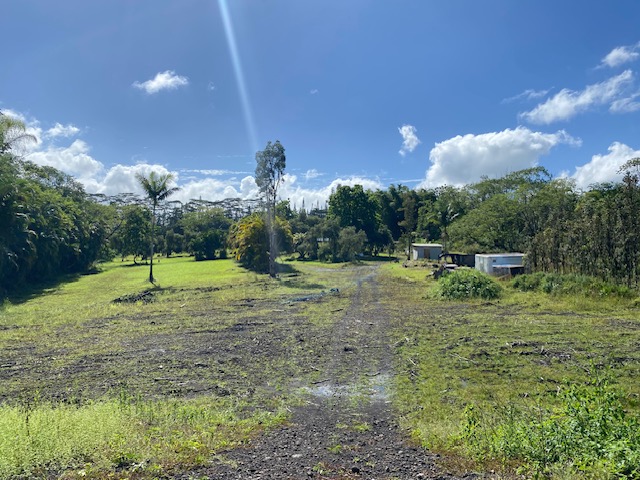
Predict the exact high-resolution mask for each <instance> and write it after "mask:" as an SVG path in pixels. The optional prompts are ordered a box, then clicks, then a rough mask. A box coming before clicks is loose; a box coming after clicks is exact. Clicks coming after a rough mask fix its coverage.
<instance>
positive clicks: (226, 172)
mask: <svg viewBox="0 0 640 480" xmlns="http://www.w3.org/2000/svg"><path fill="white" fill-rule="evenodd" d="M180 171H181V172H184V173H199V174H201V175H209V176H211V177H221V176H224V175H247V174H249V173H251V172H242V171H234V170H217V169H193V170H192V169H182V170H180Z"/></svg>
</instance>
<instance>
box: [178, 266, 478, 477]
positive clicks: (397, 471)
mask: <svg viewBox="0 0 640 480" xmlns="http://www.w3.org/2000/svg"><path fill="white" fill-rule="evenodd" d="M359 270H360V272H361V274H360V279H359V280H358V281H357V287H356V288H355V289H354V293H353V295H352V296H351V298H350V303H349V306H348V307H347V308H346V309H345V310H344V311H342V312H338V313H336V315H339V316H340V318H339V319H338V321H336V322H335V324H334V327H333V331H332V333H331V339H330V342H329V344H328V349H329V352H327V353H328V355H325V356H323V357H321V359H322V360H321V361H324V363H323V364H318V365H310V367H311V368H314V369H320V370H321V371H322V376H321V379H320V380H319V381H317V382H315V383H313V384H312V385H308V386H306V391H307V392H308V395H307V396H306V401H305V403H304V405H302V406H300V407H296V408H295V409H294V410H293V412H292V417H291V421H290V423H289V424H288V425H287V426H285V427H284V428H281V429H278V430H275V431H272V432H270V433H268V434H265V435H263V436H261V437H259V438H257V439H255V440H254V441H252V442H251V444H250V445H248V446H247V447H246V448H240V449H235V450H232V451H229V452H225V453H224V454H223V455H222V456H221V457H220V458H217V459H216V460H215V461H214V463H213V465H212V466H211V467H210V468H207V469H204V470H200V471H198V472H191V473H190V474H189V475H185V476H184V477H181V478H185V479H186V478H194V477H196V478H202V477H205V478H206V477H209V478H229V479H238V480H240V479H253V480H256V479H301V478H321V479H351V478H353V479H356V478H358V479H359V478H363V479H364V478H366V479H415V478H428V479H436V478H437V479H454V478H479V476H478V475H476V474H467V475H465V476H463V477H455V476H453V475H449V474H447V473H445V472H442V471H439V469H438V467H437V466H436V463H435V462H436V460H437V457H436V456H434V455H430V454H429V453H428V452H426V451H424V449H422V448H420V447H418V446H415V445H412V444H411V443H410V441H409V439H408V437H407V435H406V434H405V432H403V431H402V430H401V429H400V428H399V427H398V425H397V423H396V420H395V418H394V415H393V411H392V406H391V401H390V398H389V385H390V380H391V378H392V375H393V370H392V350H393V347H392V345H391V341H390V338H389V328H390V326H389V316H388V315H387V313H386V312H385V309H384V306H383V304H382V303H381V302H380V301H379V298H380V294H381V292H380V286H379V284H378V281H377V275H378V273H377V268H376V267H367V268H361V269H359Z"/></svg>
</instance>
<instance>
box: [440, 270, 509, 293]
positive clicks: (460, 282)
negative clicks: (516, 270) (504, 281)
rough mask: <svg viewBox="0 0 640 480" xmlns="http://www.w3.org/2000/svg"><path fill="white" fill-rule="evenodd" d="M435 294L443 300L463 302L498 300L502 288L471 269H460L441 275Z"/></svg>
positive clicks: (491, 279)
mask: <svg viewBox="0 0 640 480" xmlns="http://www.w3.org/2000/svg"><path fill="white" fill-rule="evenodd" d="M437 292H438V294H439V295H440V296H442V297H444V298H449V299H452V300H465V299H468V298H483V299H485V300H492V299H494V298H498V297H499V296H500V293H501V292H502V287H501V286H500V285H498V283H497V282H496V281H495V280H494V279H493V278H491V277H489V276H488V275H486V274H484V273H482V272H479V271H478V270H473V269H466V268H465V269H461V270H456V271H455V272H451V273H449V274H446V275H443V276H442V277H440V279H439V280H438V285H437Z"/></svg>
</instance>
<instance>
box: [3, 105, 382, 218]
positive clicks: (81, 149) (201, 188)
mask: <svg viewBox="0 0 640 480" xmlns="http://www.w3.org/2000/svg"><path fill="white" fill-rule="evenodd" d="M3 113H4V114H6V115H11V116H13V117H15V118H18V119H20V120H21V121H23V122H24V123H25V124H26V125H27V130H28V131H29V132H30V133H33V134H35V135H36V136H37V137H38V138H39V139H40V143H39V144H38V145H36V146H34V147H30V150H29V153H28V157H27V158H28V159H29V160H31V161H33V162H34V163H36V164H38V165H46V166H51V167H54V168H57V169H58V170H61V171H63V172H65V173H67V174H69V175H72V176H74V177H75V178H76V179H77V180H78V181H79V182H80V183H81V184H83V185H84V187H85V190H86V191H87V192H88V193H101V194H104V195H116V194H119V193H134V194H138V195H143V191H142V188H141V187H140V185H139V184H138V181H137V180H136V178H135V176H136V174H137V173H141V174H143V175H149V173H151V172H152V171H155V172H156V173H158V174H160V175H164V174H166V173H169V172H170V170H169V169H167V168H166V167H165V166H163V165H157V164H150V163H142V162H141V163H137V164H134V165H122V164H117V165H113V166H111V167H109V168H107V167H106V166H105V165H104V164H103V163H102V162H100V161H99V160H96V159H95V158H93V157H92V156H91V155H90V148H89V145H88V144H87V143H86V142H84V141H83V140H78V139H76V140H74V141H73V142H72V143H71V144H70V145H67V146H58V145H53V144H52V143H51V141H50V140H51V138H52V137H50V136H47V135H43V134H42V130H41V129H40V127H39V122H38V121H37V120H34V119H31V120H29V119H27V118H26V117H25V116H24V115H22V114H20V113H18V112H14V111H11V110H8V109H3ZM55 125H56V126H58V125H59V126H60V127H58V130H61V131H62V130H63V129H64V126H63V125H61V124H55ZM54 128H56V127H54ZM43 138H44V141H46V140H49V142H48V143H43V140H42V139H43ZM245 156H246V155H230V156H221V157H225V158H226V157H245ZM181 172H182V173H188V172H193V173H198V174H201V175H206V176H207V177H212V176H214V177H219V176H224V175H239V174H243V175H245V176H244V177H243V178H241V179H239V180H238V179H237V178H230V179H225V180H222V179H218V178H198V179H194V178H188V179H186V181H184V180H183V181H181V179H180V177H179V172H171V173H173V174H174V176H175V180H176V185H177V186H178V187H180V190H179V191H178V192H176V193H175V194H174V195H172V197H171V200H179V201H181V202H183V203H186V202H188V201H190V200H193V199H199V198H202V199H205V200H212V201H215V200H223V199H225V198H242V199H252V198H256V197H257V196H258V195H259V191H258V187H257V185H256V183H255V180H254V178H253V176H251V175H247V172H242V171H230V170H215V169H211V170H188V169H183V170H181ZM320 175H323V174H321V173H319V172H318V171H317V170H315V169H312V170H309V171H307V172H306V173H305V175H304V176H305V178H306V179H311V178H316V177H318V176H320ZM356 184H359V185H362V186H363V187H364V188H365V189H371V190H377V189H382V188H384V187H383V185H382V184H381V183H380V182H379V181H377V180H371V179H367V178H362V177H356V176H353V177H346V178H338V179H336V180H334V181H333V182H331V183H330V184H329V185H327V186H324V187H320V188H317V189H309V188H302V187H301V186H300V185H298V184H297V177H296V176H295V175H291V174H285V176H284V183H283V184H282V186H281V188H280V191H279V197H280V198H281V199H290V200H291V203H292V205H294V206H297V207H298V208H300V207H301V206H302V201H303V199H304V202H305V205H306V207H307V208H312V207H315V206H317V205H320V206H321V207H324V205H325V203H326V202H327V201H328V199H329V196H330V195H331V193H332V192H333V191H334V190H335V189H336V188H337V186H338V185H349V186H353V185H356Z"/></svg>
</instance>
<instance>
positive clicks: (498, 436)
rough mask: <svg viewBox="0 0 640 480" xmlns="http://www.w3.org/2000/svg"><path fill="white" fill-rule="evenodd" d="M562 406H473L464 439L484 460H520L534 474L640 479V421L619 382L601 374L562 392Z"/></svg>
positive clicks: (468, 409)
mask: <svg viewBox="0 0 640 480" xmlns="http://www.w3.org/2000/svg"><path fill="white" fill-rule="evenodd" d="M558 397H559V399H560V402H561V403H560V406H558V407H556V408H548V407H545V406H540V405H529V406H528V407H527V408H525V407H524V406H523V405H522V403H520V404H516V403H509V404H507V405H504V406H501V407H496V408H494V409H492V410H489V411H488V410H486V409H484V410H482V409H477V408H476V407H475V406H474V405H473V404H469V405H467V407H466V408H465V412H464V419H463V422H462V428H461V435H460V439H461V441H462V443H463V445H464V448H465V449H466V450H467V452H469V454H471V455H472V456H475V457H477V458H481V459H482V461H483V462H487V461H488V460H490V459H496V460H498V461H501V462H502V463H504V464H509V463H511V464H514V463H516V462H517V464H519V465H520V467H519V469H518V471H519V472H520V473H526V474H528V475H534V476H540V475H542V476H549V475H554V474H555V475H557V474H559V473H563V474H564V475H565V476H566V474H567V473H569V472H571V473H573V474H574V475H575V476H576V477H584V476H588V477H590V478H594V477H595V478H638V477H639V476H640V436H639V435H638V429H639V428H640V421H639V418H638V416H637V414H630V413H628V412H627V411H626V410H625V408H624V405H623V403H624V400H625V393H624V390H623V389H622V388H621V387H619V386H614V385H611V384H610V383H609V381H608V380H606V379H603V378H602V377H599V376H595V377H594V378H593V379H592V381H590V382H588V383H586V384H577V385H569V386H567V387H565V388H564V389H562V390H561V391H559V392H558Z"/></svg>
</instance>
